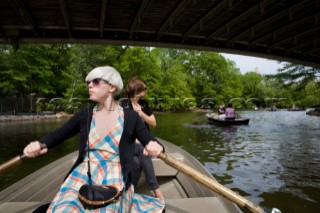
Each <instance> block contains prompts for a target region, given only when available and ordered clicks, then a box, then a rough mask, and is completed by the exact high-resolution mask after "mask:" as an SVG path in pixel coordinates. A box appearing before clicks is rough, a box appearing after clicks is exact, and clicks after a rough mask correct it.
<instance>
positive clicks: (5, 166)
mask: <svg viewBox="0 0 320 213" xmlns="http://www.w3.org/2000/svg"><path fill="white" fill-rule="evenodd" d="M46 147H47V146H46V145H45V144H41V149H44V148H46ZM25 159H28V157H26V156H25V155H24V154H22V155H18V156H16V157H14V158H12V159H10V160H8V161H7V162H4V163H2V164H0V174H1V173H3V172H4V171H5V170H7V169H8V168H10V167H13V166H16V165H18V164H20V163H21V162H23V160H25Z"/></svg>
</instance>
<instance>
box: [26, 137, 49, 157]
mask: <svg viewBox="0 0 320 213" xmlns="http://www.w3.org/2000/svg"><path fill="white" fill-rule="evenodd" d="M47 152H48V148H47V146H46V145H45V144H43V143H40V142H39V141H33V142H30V143H29V144H28V145H27V146H26V147H25V148H24V149H23V154H24V156H25V157H27V158H35V157H37V156H39V155H43V154H45V153H47Z"/></svg>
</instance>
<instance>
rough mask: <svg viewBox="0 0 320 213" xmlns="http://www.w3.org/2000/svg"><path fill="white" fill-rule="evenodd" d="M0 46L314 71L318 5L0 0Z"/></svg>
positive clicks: (294, 1) (241, 0) (227, 0)
mask: <svg viewBox="0 0 320 213" xmlns="http://www.w3.org/2000/svg"><path fill="white" fill-rule="evenodd" d="M0 8H1V9H0V43H4V44H13V43H87V44H123V45H143V46H154V47H168V48H188V49H197V50H209V51H210V50H212V51H219V52H225V53H234V54H241V55H250V56H258V57H264V58H269V59H275V60H280V61H290V62H293V63H299V64H304V65H308V66H313V67H317V68H320V0H304V1H302V0H264V1H257V0H1V1H0Z"/></svg>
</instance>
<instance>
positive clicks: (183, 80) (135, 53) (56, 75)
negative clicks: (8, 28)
mask: <svg viewBox="0 0 320 213" xmlns="http://www.w3.org/2000/svg"><path fill="white" fill-rule="evenodd" d="M104 65H110V66H114V67H115V68H116V69H118V70H119V71H120V73H121V75H122V77H123V81H124V83H126V82H127V80H128V79H129V78H131V77H133V76H139V77H140V78H142V79H143V80H145V81H146V83H147V88H148V93H147V95H148V97H147V99H148V100H149V102H150V105H151V106H152V107H153V108H154V109H156V110H162V111H167V110H173V111H177V110H188V109H193V108H194V107H212V105H215V106H217V105H220V104H221V103H224V104H227V103H229V102H230V101H232V102H233V103H234V105H236V107H238V108H240V107H247V108H252V107H253V106H260V107H269V106H270V105H271V104H277V105H278V106H281V107H288V106H290V105H292V104H299V105H303V106H314V105H319V104H320V100H319V97H318V95H317V94H319V77H320V72H319V69H314V68H311V67H303V66H301V65H293V64H286V65H285V66H284V67H283V68H282V69H281V70H279V73H278V74H276V75H275V76H261V75H260V74H258V73H255V72H248V73H245V74H243V75H242V74H241V73H240V70H239V69H238V68H237V67H236V66H235V64H234V62H233V61H230V60H226V59H225V58H224V57H223V56H222V55H220V54H218V53H214V52H204V51H191V50H183V49H166V48H151V47H131V46H103V45H78V44H72V45H66V44H61V45H49V44H42V45H31V44H29V45H20V46H10V45H1V46H0V76H1V81H0V93H1V96H2V97H24V99H25V100H26V101H25V102H26V103H27V104H26V105H27V106H28V108H29V109H30V110H33V111H34V110H35V111H37V112H39V111H44V110H53V111H57V110H64V111H68V112H71V113H73V112H75V111H77V110H78V109H79V108H82V107H84V106H85V105H87V104H88V91H87V86H86V84H85V82H84V79H85V77H86V75H87V73H88V72H89V71H90V70H92V69H93V68H94V67H97V66H104ZM120 97H124V93H122V94H120ZM32 102H34V103H33V104H35V107H33V109H32V107H31V106H32ZM209 103H210V104H209ZM30 105H31V106H30ZM10 107H15V106H7V108H9V109H11V108H10ZM4 108H5V107H4ZM21 110H26V109H21Z"/></svg>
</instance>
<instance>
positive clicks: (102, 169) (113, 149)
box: [47, 108, 164, 213]
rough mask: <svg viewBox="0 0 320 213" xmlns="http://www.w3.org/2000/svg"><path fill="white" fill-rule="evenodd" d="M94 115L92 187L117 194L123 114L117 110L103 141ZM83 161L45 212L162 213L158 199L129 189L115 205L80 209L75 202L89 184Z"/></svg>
mask: <svg viewBox="0 0 320 213" xmlns="http://www.w3.org/2000/svg"><path fill="white" fill-rule="evenodd" d="M95 115H96V108H95V109H94V111H93V118H92V122H91V128H90V133H89V141H90V144H89V146H90V152H89V155H90V171H91V175H92V177H91V179H92V184H108V185H114V186H116V187H117V188H118V189H119V191H121V190H122V189H123V187H124V186H125V181H124V180H123V176H122V170H121V164H120V157H119V143H120V138H121V135H122V131H123V117H124V115H123V111H122V110H120V114H119V117H118V121H117V124H116V125H115V127H114V128H112V129H111V130H110V132H109V133H108V134H107V135H106V136H105V137H101V136H99V134H98V132H97V130H96V128H95ZM87 148H88V147H87ZM87 148H86V150H88V149H87ZM87 161H88V158H87V152H85V160H84V162H82V163H81V164H79V165H78V166H77V167H76V168H75V169H74V170H73V171H72V172H71V174H70V175H69V176H68V177H67V179H66V180H65V181H64V183H63V184H62V186H61V188H60V190H59V192H58V193H57V195H56V196H55V198H54V199H53V201H52V202H51V204H50V207H49V209H48V211H47V212H54V213H57V212H81V213H82V212H113V213H114V212H122V213H126V212H139V213H140V212H146V213H148V212H152V213H153V212H162V210H163V208H164V205H163V203H162V202H161V201H160V200H159V199H158V198H154V197H150V196H147V195H142V194H137V193H134V188H133V185H131V186H130V188H129V189H127V190H126V191H125V192H124V193H123V194H122V195H123V196H121V197H119V199H118V200H117V202H115V203H111V204H109V205H107V206H106V207H103V208H99V209H93V210H88V209H84V207H83V205H82V204H81V202H80V200H79V199H78V191H79V189H80V187H81V186H82V185H83V184H88V182H89V180H88V176H87V171H88V162H87Z"/></svg>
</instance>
